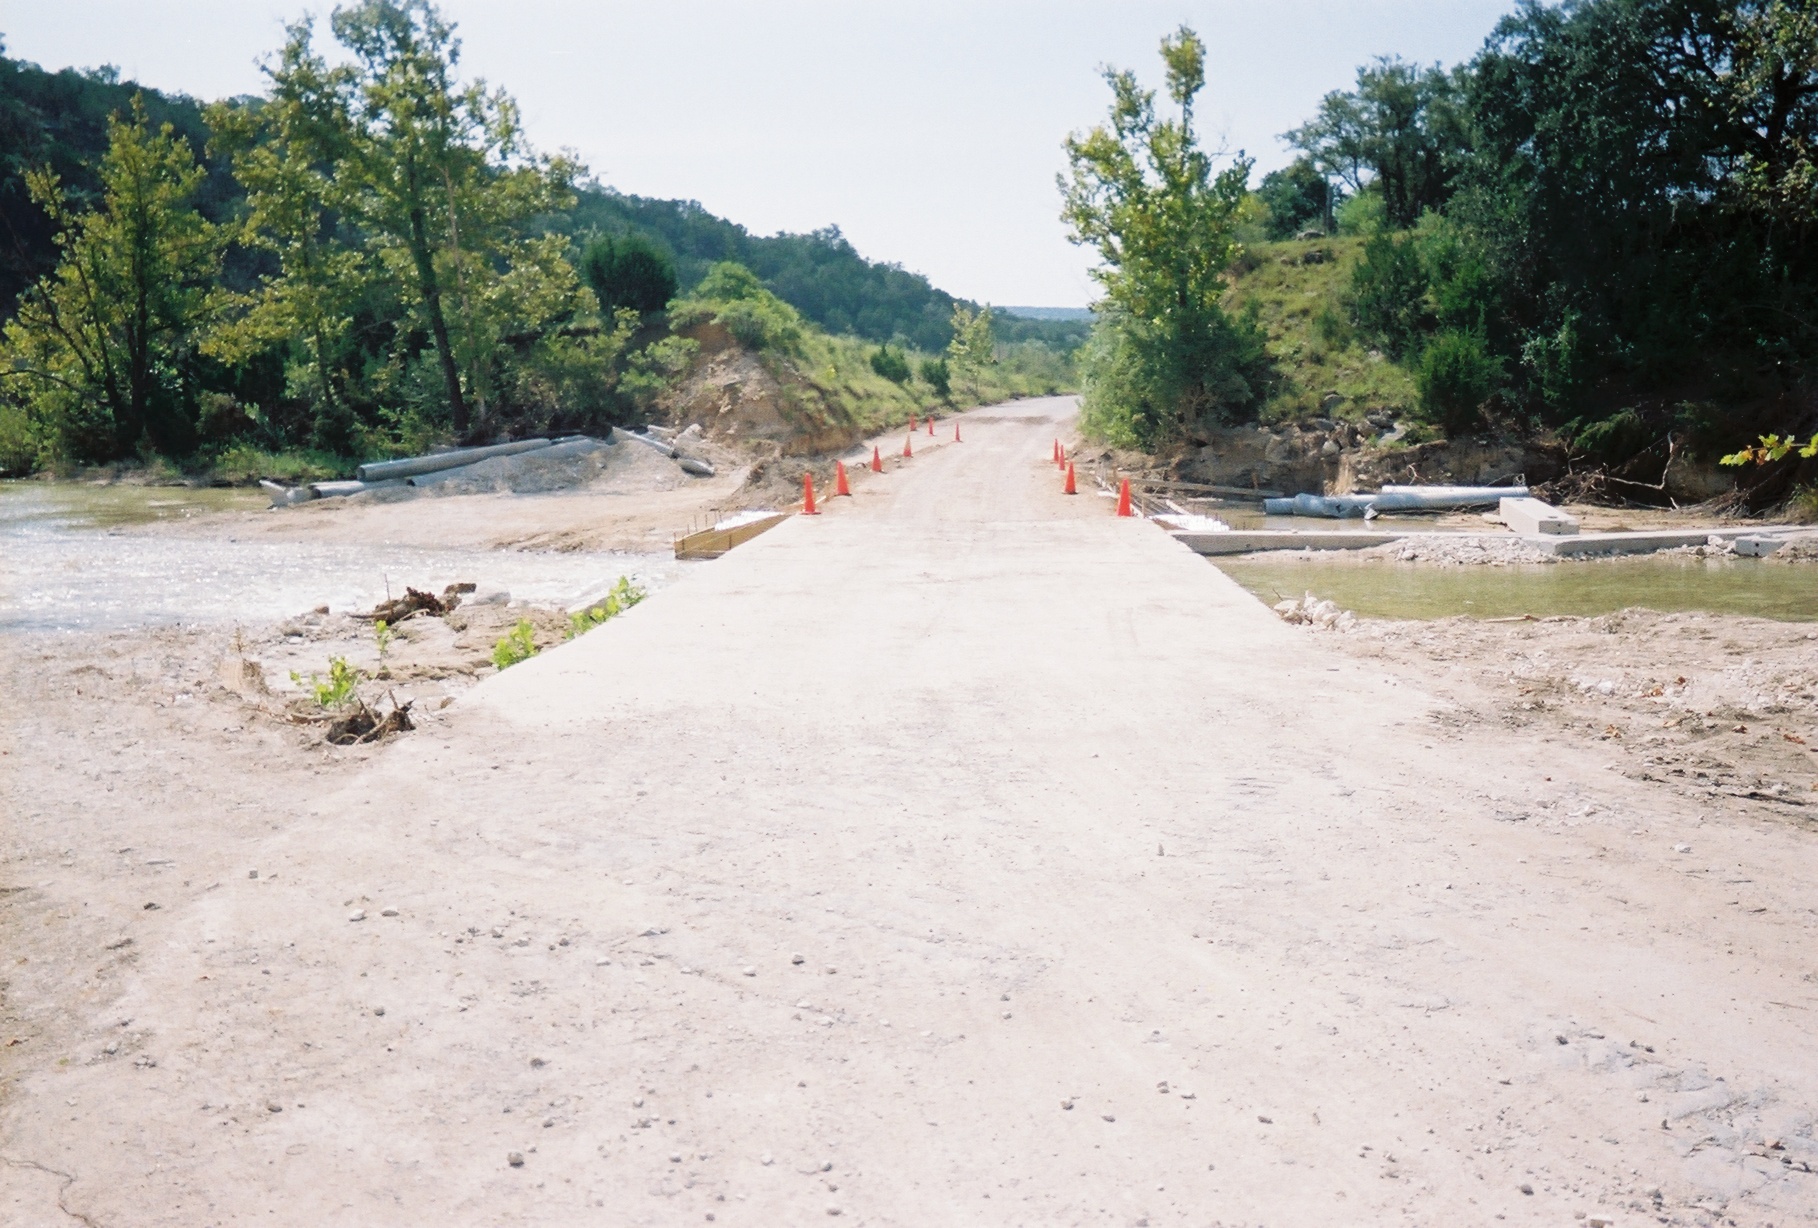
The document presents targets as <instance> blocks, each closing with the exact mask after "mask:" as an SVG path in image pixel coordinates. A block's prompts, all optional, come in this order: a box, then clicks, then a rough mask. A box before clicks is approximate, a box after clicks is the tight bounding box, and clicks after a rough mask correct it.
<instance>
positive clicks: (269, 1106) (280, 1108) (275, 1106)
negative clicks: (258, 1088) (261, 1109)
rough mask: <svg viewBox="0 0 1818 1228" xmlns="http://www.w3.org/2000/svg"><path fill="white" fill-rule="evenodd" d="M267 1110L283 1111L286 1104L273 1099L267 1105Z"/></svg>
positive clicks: (272, 1111)
mask: <svg viewBox="0 0 1818 1228" xmlns="http://www.w3.org/2000/svg"><path fill="white" fill-rule="evenodd" d="M265 1110H266V1112H268V1113H282V1112H283V1111H284V1106H283V1105H281V1104H279V1103H278V1102H277V1101H276V1100H273V1101H272V1102H271V1103H269V1104H267V1105H266V1106H265Z"/></svg>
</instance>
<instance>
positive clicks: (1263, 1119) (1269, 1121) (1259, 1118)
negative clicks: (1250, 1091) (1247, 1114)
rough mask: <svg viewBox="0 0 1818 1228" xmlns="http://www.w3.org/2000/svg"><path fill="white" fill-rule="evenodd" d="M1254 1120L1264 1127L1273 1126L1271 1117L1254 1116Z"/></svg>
mask: <svg viewBox="0 0 1818 1228" xmlns="http://www.w3.org/2000/svg"><path fill="white" fill-rule="evenodd" d="M1256 1120H1257V1121H1260V1122H1261V1123H1262V1124H1263V1125H1265V1126H1272V1125H1274V1124H1275V1119H1274V1118H1273V1117H1264V1116H1263V1115H1262V1114H1261V1113H1258V1114H1257V1115H1256Z"/></svg>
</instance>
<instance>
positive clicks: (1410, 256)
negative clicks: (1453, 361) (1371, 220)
mask: <svg viewBox="0 0 1818 1228" xmlns="http://www.w3.org/2000/svg"><path fill="white" fill-rule="evenodd" d="M1350 308H1351V319H1352V322H1353V323H1355V324H1356V325H1357V331H1358V332H1360V333H1362V334H1363V335H1364V336H1366V337H1368V338H1369V339H1370V340H1372V341H1374V342H1375V343H1376V344H1377V345H1379V346H1381V347H1382V349H1383V352H1384V353H1386V354H1387V355H1388V356H1389V357H1390V358H1396V359H1400V358H1405V357H1407V356H1408V355H1410V354H1413V353H1416V352H1418V351H1419V349H1420V343H1421V340H1422V338H1424V337H1425V336H1426V333H1427V331H1428V329H1429V328H1431V326H1432V322H1433V317H1432V312H1431V311H1430V310H1429V309H1428V306H1427V274H1426V270H1425V269H1424V268H1423V267H1421V261H1420V250H1419V248H1418V247H1417V246H1416V245H1415V242H1414V238H1413V236H1411V235H1403V236H1401V237H1399V238H1398V237H1396V236H1395V235H1386V234H1379V235H1377V236H1376V237H1375V238H1373V239H1371V240H1370V241H1369V242H1368V243H1365V244H1364V250H1363V258H1362V259H1361V260H1359V261H1358V262H1357V267H1356V268H1355V269H1354V270H1352V273H1351V294H1350Z"/></svg>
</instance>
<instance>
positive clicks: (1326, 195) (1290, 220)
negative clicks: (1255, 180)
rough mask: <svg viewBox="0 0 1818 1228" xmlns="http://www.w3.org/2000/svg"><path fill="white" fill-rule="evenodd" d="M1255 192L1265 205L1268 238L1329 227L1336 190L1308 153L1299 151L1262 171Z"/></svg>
mask: <svg viewBox="0 0 1818 1228" xmlns="http://www.w3.org/2000/svg"><path fill="white" fill-rule="evenodd" d="M1256 195H1257V196H1259V197H1261V198H1262V202H1263V204H1265V205H1267V206H1268V207H1269V237H1270V238H1272V239H1292V238H1293V237H1294V236H1295V235H1297V234H1299V233H1300V232H1301V231H1302V230H1304V229H1306V228H1308V227H1312V228H1314V229H1318V230H1326V231H1329V230H1331V228H1332V225H1333V222H1332V210H1333V208H1334V207H1335V206H1336V205H1337V203H1338V201H1337V199H1336V197H1337V193H1335V192H1334V191H1333V190H1332V183H1331V181H1330V180H1329V179H1327V178H1326V176H1325V175H1324V174H1322V173H1321V172H1320V170H1319V168H1318V167H1316V166H1314V165H1313V159H1311V158H1309V157H1306V156H1304V155H1303V156H1301V157H1298V158H1296V159H1294V161H1293V162H1291V163H1289V164H1288V165H1287V166H1285V167H1283V168H1282V169H1281V170H1278V171H1270V172H1269V173H1268V174H1266V175H1264V176H1263V177H1262V183H1261V184H1259V185H1258V186H1257V189H1256Z"/></svg>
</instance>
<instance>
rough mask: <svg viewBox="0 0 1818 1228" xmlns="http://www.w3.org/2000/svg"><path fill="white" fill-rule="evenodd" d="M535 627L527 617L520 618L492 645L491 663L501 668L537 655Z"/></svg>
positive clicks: (507, 667)
mask: <svg viewBox="0 0 1818 1228" xmlns="http://www.w3.org/2000/svg"><path fill="white" fill-rule="evenodd" d="M536 636H537V629H536V628H535V627H534V626H532V625H531V622H530V620H529V619H528V618H520V619H519V620H518V625H517V626H515V627H513V628H512V629H511V630H510V631H508V632H506V633H505V634H504V635H503V636H502V637H500V639H499V642H498V643H496V644H494V645H493V646H492V663H493V665H495V666H496V667H498V668H499V669H501V670H506V669H510V668H511V667H512V666H514V665H517V664H519V663H520V662H523V661H528V660H530V658H532V657H534V656H536V655H537V640H536Z"/></svg>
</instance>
